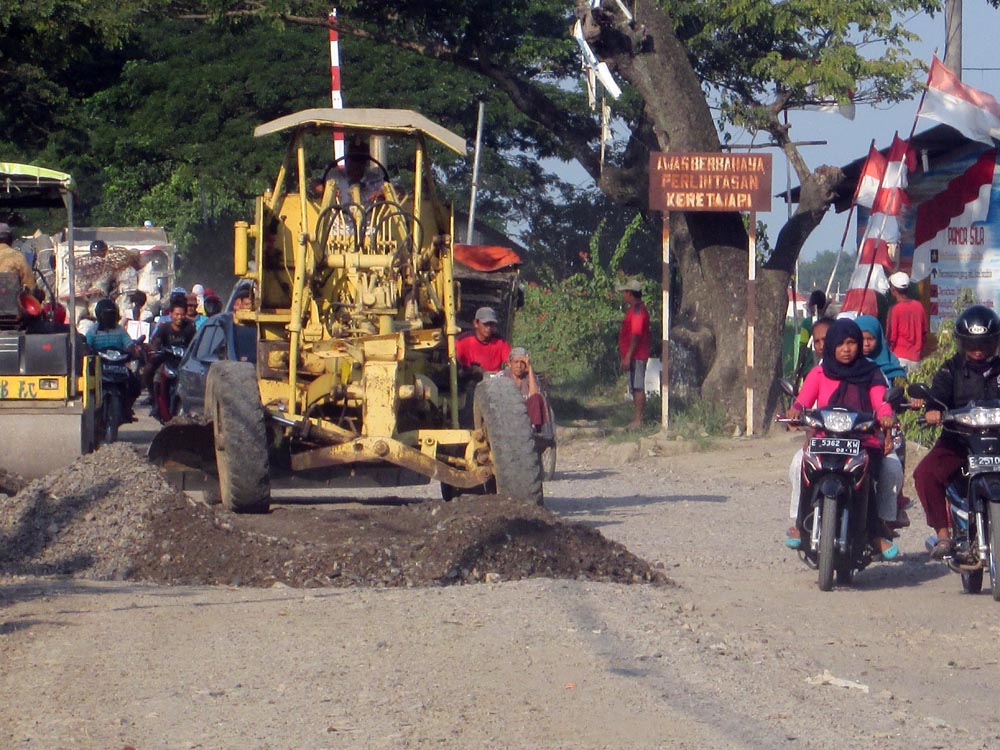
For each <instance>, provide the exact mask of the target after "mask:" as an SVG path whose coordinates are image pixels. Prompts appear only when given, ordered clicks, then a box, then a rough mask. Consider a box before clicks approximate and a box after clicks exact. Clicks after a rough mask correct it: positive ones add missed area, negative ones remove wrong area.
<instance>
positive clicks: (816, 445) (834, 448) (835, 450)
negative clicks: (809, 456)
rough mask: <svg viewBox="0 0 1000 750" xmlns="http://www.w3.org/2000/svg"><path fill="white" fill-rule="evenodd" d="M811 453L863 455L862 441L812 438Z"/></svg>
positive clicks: (810, 441) (810, 443) (810, 442)
mask: <svg viewBox="0 0 1000 750" xmlns="http://www.w3.org/2000/svg"><path fill="white" fill-rule="evenodd" d="M809 452H810V453H830V454H833V455H835V456H856V455H858V454H859V453H861V441H860V440H857V439H856V438H811V439H810V440H809Z"/></svg>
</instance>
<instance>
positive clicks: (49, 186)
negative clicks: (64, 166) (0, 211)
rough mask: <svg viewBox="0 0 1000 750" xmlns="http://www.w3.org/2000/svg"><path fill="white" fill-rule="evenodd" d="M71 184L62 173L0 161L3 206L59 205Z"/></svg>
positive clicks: (70, 179)
mask: <svg viewBox="0 0 1000 750" xmlns="http://www.w3.org/2000/svg"><path fill="white" fill-rule="evenodd" d="M73 187H74V185H73V178H72V176H70V175H68V174H66V173H65V172H57V171H55V170H54V169H45V168H44V167H36V166H34V165H32V164H14V163H12V162H0V205H2V206H3V207H4V208H53V207H62V206H63V205H64V198H63V196H64V195H65V194H66V193H67V192H69V191H71V190H72V189H73Z"/></svg>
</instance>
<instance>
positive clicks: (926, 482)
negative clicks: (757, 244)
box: [785, 272, 1000, 560]
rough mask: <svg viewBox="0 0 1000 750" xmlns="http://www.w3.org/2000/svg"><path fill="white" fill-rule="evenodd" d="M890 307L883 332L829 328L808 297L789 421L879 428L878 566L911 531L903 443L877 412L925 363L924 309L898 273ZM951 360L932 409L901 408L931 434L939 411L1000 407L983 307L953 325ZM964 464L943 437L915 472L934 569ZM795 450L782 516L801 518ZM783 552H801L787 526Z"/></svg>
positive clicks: (993, 345)
mask: <svg viewBox="0 0 1000 750" xmlns="http://www.w3.org/2000/svg"><path fill="white" fill-rule="evenodd" d="M889 286H890V294H891V297H892V302H891V305H890V307H889V309H888V311H887V314H886V329H885V331H884V332H883V328H882V325H881V323H880V322H879V320H878V318H876V317H874V316H872V315H861V316H858V317H856V318H853V319H851V318H850V316H848V317H841V318H836V319H835V318H833V317H830V316H828V315H827V314H826V307H827V305H826V297H825V295H824V294H823V292H822V291H821V290H816V291H814V292H813V293H812V295H810V298H809V302H808V308H807V309H808V315H807V319H806V320H805V322H804V323H803V324H802V327H801V329H800V336H799V338H798V343H799V363H798V366H797V368H796V372H795V376H796V379H798V378H799V377H803V378H804V380H803V381H802V386H801V388H800V389H798V391H797V395H796V397H795V400H794V402H793V404H792V406H791V408H790V409H789V410H788V411H787V412H786V416H787V417H788V418H792V419H794V418H796V417H797V416H798V415H799V414H800V413H801V412H802V410H803V409H807V408H827V407H838V406H839V407H845V408H851V409H854V410H857V411H867V412H873V413H874V414H875V415H876V416H877V418H878V419H879V422H880V424H881V426H882V428H883V432H882V434H883V436H884V437H883V439H882V440H881V441H876V440H874V439H872V440H868V441H866V442H865V444H864V447H865V449H866V450H867V451H868V453H869V456H870V459H871V461H872V463H871V465H872V467H873V468H872V476H873V477H875V478H876V481H875V486H876V491H875V498H876V505H877V517H878V522H877V523H876V524H875V529H874V537H873V539H872V548H873V549H874V550H875V551H876V554H880V555H881V557H882V559H892V558H894V557H896V556H897V555H898V547H897V546H896V544H895V543H894V542H893V538H894V537H895V536H898V532H897V531H896V530H897V529H899V528H901V527H904V526H908V525H909V524H910V519H909V516H908V515H907V512H906V510H907V508H908V507H909V506H910V505H911V501H910V500H909V498H907V497H905V496H904V495H903V494H902V480H903V473H904V465H905V438H904V437H903V435H902V431H901V428H900V425H899V421H898V418H897V415H896V414H895V413H894V409H893V407H892V406H891V405H889V404H887V403H884V402H883V398H884V396H885V393H886V390H887V388H889V387H890V386H893V385H896V386H903V387H905V386H906V385H907V384H908V382H909V379H910V378H912V376H913V374H914V372H915V370H916V369H917V367H918V366H919V364H920V362H921V358H922V356H923V355H924V353H925V350H926V345H927V337H928V324H927V316H926V313H925V311H924V307H923V305H922V304H921V303H920V301H919V300H917V299H915V298H914V297H912V296H911V294H910V291H911V290H910V279H909V277H908V276H907V275H906V274H905V273H903V272H897V273H894V274H892V276H890V277H889ZM954 337H955V341H956V344H957V349H958V351H957V352H956V353H955V354H954V355H953V356H952V357H950V358H949V359H948V360H946V361H945V362H944V363H943V364H942V365H941V366H940V367H939V368H938V370H937V372H936V373H935V374H934V375H933V378H932V382H931V386H930V393H931V395H932V399H933V400H932V401H929V402H927V403H925V402H924V401H922V400H920V399H916V398H911V399H910V400H909V401H908V402H905V403H904V404H903V405H902V408H914V409H920V408H924V409H925V412H924V417H925V420H926V422H927V424H929V425H937V424H940V423H941V419H942V410H943V409H956V408H960V407H963V406H965V405H967V404H969V403H970V402H973V401H984V400H992V399H1000V356H998V354H1000V352H998V350H1000V317H998V316H997V314H996V313H995V312H994V311H993V310H992V309H991V308H989V307H987V306H984V305H978V304H977V305H972V306H970V307H968V308H967V309H966V310H965V311H964V312H962V313H961V314H960V315H959V317H958V318H957V320H956V322H955V331H954ZM966 460H967V449H966V448H965V447H964V445H963V443H962V442H961V441H960V440H959V439H957V437H956V436H955V435H954V434H952V433H950V432H949V431H947V430H944V431H942V433H941V435H940V437H939V438H938V439H937V441H936V442H935V443H934V446H933V447H932V448H931V450H930V452H929V453H928V454H927V455H926V456H924V458H923V459H922V460H921V461H920V463H919V464H918V465H917V466H916V467H915V469H914V471H913V480H914V485H915V487H916V491H917V496H918V498H919V500H920V504H921V506H922V507H923V511H924V516H925V519H926V523H927V525H928V526H929V527H930V529H931V530H932V532H933V534H932V536H931V537H930V538H929V540H928V549H929V552H930V556H931V557H932V558H933V559H937V560H941V559H945V558H948V557H949V556H950V555H951V554H952V552H953V550H954V534H955V530H954V529H952V528H951V527H950V521H949V513H948V510H947V500H946V494H945V493H946V488H947V486H948V484H949V482H950V481H952V480H953V479H954V478H955V476H956V475H957V473H958V472H959V470H960V469H961V468H962V467H963V466H964V465H965V462H966ZM801 462H802V450H801V449H800V450H799V451H798V452H797V453H796V454H795V456H794V457H793V459H792V462H791V465H790V467H789V480H790V483H791V486H792V490H791V501H790V507H789V515H790V517H791V518H792V519H795V518H796V516H797V513H798V508H799V501H800V499H799V493H800V481H801ZM785 543H786V545H787V546H789V547H791V548H793V549H794V548H799V547H800V545H801V543H802V542H801V539H800V538H799V530H798V528H797V527H796V525H795V524H794V523H793V525H792V526H791V528H789V529H788V531H787V532H786V536H785Z"/></svg>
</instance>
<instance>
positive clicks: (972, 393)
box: [927, 352, 1000, 409]
mask: <svg viewBox="0 0 1000 750" xmlns="http://www.w3.org/2000/svg"><path fill="white" fill-rule="evenodd" d="M931 395H932V396H933V397H934V398H935V399H937V400H938V401H940V402H941V403H942V404H944V405H945V406H946V407H948V408H949V409H957V408H958V407H960V406H965V405H966V404H967V403H969V402H970V401H987V400H990V399H1000V357H993V359H991V360H990V368H989V369H988V370H987V371H986V373H985V374H983V375H980V374H979V373H976V372H973V371H972V370H970V369H969V367H968V364H967V362H966V359H965V355H964V354H962V353H961V352H960V353H958V354H956V355H955V356H953V357H952V358H951V359H949V360H948V361H947V362H945V363H944V364H943V365H941V369H940V370H938V371H937V373H936V374H935V375H934V381H933V382H932V383H931ZM927 408H928V409H933V408H934V406H933V404H928V405H927Z"/></svg>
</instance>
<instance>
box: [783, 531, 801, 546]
mask: <svg viewBox="0 0 1000 750" xmlns="http://www.w3.org/2000/svg"><path fill="white" fill-rule="evenodd" d="M785 546H786V547H788V548H789V549H798V548H799V547H801V546H802V538H801V537H800V536H799V530H798V529H797V528H795V527H794V526H792V527H791V528H790V529H789V530H788V531H786V532H785Z"/></svg>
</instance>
